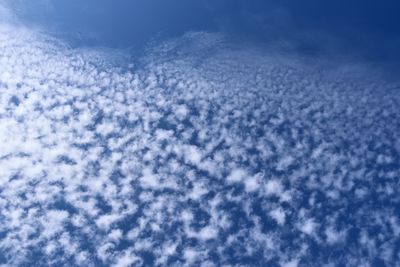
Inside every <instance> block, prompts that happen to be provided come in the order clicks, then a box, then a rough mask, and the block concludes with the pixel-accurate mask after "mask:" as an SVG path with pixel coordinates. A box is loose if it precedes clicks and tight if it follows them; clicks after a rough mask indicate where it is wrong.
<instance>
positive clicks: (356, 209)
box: [0, 24, 400, 266]
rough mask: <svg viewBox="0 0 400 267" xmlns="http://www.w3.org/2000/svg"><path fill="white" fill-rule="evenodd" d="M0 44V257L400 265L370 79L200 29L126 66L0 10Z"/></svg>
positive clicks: (385, 109) (392, 131)
mask: <svg viewBox="0 0 400 267" xmlns="http://www.w3.org/2000/svg"><path fill="white" fill-rule="evenodd" d="M232 46H233V47H232ZM182 47H183V48H182ZM179 48H182V49H183V50H182V52H181V53H173V55H172V54H171V53H172V52H171V51H178V50H179ZM0 49H1V51H2V52H1V53H0V92H1V93H0V221H1V222H2V223H1V228H0V255H1V256H0V264H5V265H35V264H37V263H38V262H41V263H43V264H49V265H80V266H95V265H98V264H104V265H115V266H132V265H133V266H135V265H138V266H140V265H152V264H153V265H159V266H163V265H172V264H176V265H187V266H191V265H197V264H201V263H204V265H205V266H212V265H213V264H214V265H218V266H219V265H221V266H223V265H226V266H229V265H256V264H260V265H268V264H270V263H272V262H273V263H274V264H275V265H279V264H280V265H282V266H298V265H303V264H304V265H318V266H323V265H324V264H330V263H332V261H333V263H334V264H348V265H350V266H360V264H361V263H363V264H364V263H370V264H371V262H372V261H373V260H374V259H378V258H381V259H384V261H385V263H387V265H390V266H395V265H398V263H399V261H400V259H399V257H398V255H397V254H396V238H397V237H398V235H399V233H400V230H399V229H400V226H399V222H398V219H397V217H396V211H397V207H398V205H399V200H400V199H399V197H398V196H399V192H398V186H397V182H398V181H397V178H398V177H399V175H400V173H399V169H400V168H399V166H400V163H399V160H400V157H399V154H400V153H399V152H400V151H399V149H400V146H399V145H398V140H399V133H400V125H399V123H398V121H400V118H399V116H400V113H399V112H398V111H399V110H398V107H399V103H400V95H399V93H398V91H397V90H394V89H392V88H393V87H391V85H390V84H387V83H385V82H384V81H383V80H381V78H376V81H375V82H371V81H370V80H368V79H372V78H368V76H371V75H370V73H368V75H366V76H362V77H363V78H365V80H363V79H361V80H360V79H359V78H357V79H353V78H351V77H348V76H346V75H344V74H343V73H340V72H332V71H331V69H329V68H327V69H325V68H324V66H321V65H322V64H321V65H318V64H317V63H316V65H315V66H310V65H308V66H307V65H306V64H304V63H302V62H301V60H299V59H298V58H297V57H295V56H294V55H286V56H284V55H271V54H269V53H266V52H265V51H263V50H261V49H256V48H254V47H248V46H246V47H244V48H243V47H241V48H240V49H239V48H237V47H236V48H235V47H234V44H226V43H224V42H223V38H222V37H221V36H220V35H217V34H206V33H191V34H188V35H185V36H183V37H181V38H178V39H176V40H171V41H170V42H166V43H164V44H162V45H160V46H157V47H154V48H152V49H149V54H148V55H147V56H146V57H144V58H143V62H144V64H143V66H141V67H140V68H138V69H137V70H136V71H135V72H132V71H131V70H129V71H121V69H120V68H118V67H115V66H114V65H113V64H111V63H109V62H112V57H113V54H112V53H111V54H107V53H103V52H102V51H83V50H79V51H77V50H73V49H70V48H68V47H67V46H65V45H64V44H62V43H60V42H59V41H58V40H55V39H52V38H51V37H48V36H46V35H44V34H40V33H37V32H35V31H32V30H29V29H26V28H25V29H24V28H22V27H20V28H18V27H15V26H10V25H5V24H2V25H1V26H0ZM210 51H211V52H210ZM212 51H214V52H212ZM271 222H272V223H271ZM376 229H380V232H379V235H378V234H374V233H375V232H376V231H375V230H376ZM346 242H348V243H346ZM343 243H346V245H345V246H344V245H343ZM313 247H317V248H316V250H317V251H310V250H311V249H312V248H313ZM331 251H335V253H338V254H339V253H340V254H341V255H342V257H341V258H338V259H336V258H335V259H333V260H332V258H330V259H329V257H325V256H326V255H328V254H329V253H331ZM3 255H4V256H3ZM31 255H35V257H31ZM364 256H365V257H364ZM360 257H364V258H362V259H361V258H360ZM341 261H342V262H341Z"/></svg>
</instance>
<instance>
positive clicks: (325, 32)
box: [10, 0, 400, 63]
mask: <svg viewBox="0 0 400 267" xmlns="http://www.w3.org/2000/svg"><path fill="white" fill-rule="evenodd" d="M10 2H11V1H10ZM12 5H13V6H15V8H16V10H18V13H20V17H21V18H22V19H24V20H26V21H28V22H29V23H32V22H35V23H38V24H39V25H41V26H44V27H46V28H50V29H51V30H53V31H54V32H56V33H58V34H64V35H67V39H70V41H78V40H79V41H80V42H81V44H82V43H84V44H89V45H105V46H112V47H119V48H121V47H131V46H133V47H135V48H141V47H143V46H144V45H145V44H146V43H147V42H148V41H149V40H152V39H155V38H160V37H161V38H168V37H177V36H180V35H182V34H184V33H185V32H188V31H222V32H229V33H231V34H233V35H241V36H243V38H245V39H251V40H256V41H264V42H265V41H268V42H274V41H276V40H281V39H283V40H285V41H288V42H291V43H292V44H294V45H296V49H298V50H299V51H301V52H303V53H324V52H326V51H325V49H327V47H330V49H336V50H338V51H335V52H336V53H347V54H349V55H359V56H360V57H362V58H364V59H366V60H370V61H375V62H378V61H385V62H392V63H393V62H396V61H398V60H399V59H400V55H399V52H398V49H397V47H398V45H399V34H400V19H399V18H398V16H397V14H398V10H399V9H400V4H399V3H398V1H394V0H389V1H385V2H384V3H381V2H377V1H372V0H367V1H355V0H352V1H329V2H321V1H316V0H305V1H301V2H300V1H293V0H290V1H289V0H286V1H261V0H254V1H243V0H234V1H226V0H218V1H210V0H194V1H183V0H170V1H156V0H150V1H143V0H135V1H127V0H116V1H107V0H101V1H94V0H87V1H84V2H82V1H77V0H72V1H48V0H41V1H35V2H34V3H27V2H26V1H21V0H17V1H12ZM332 39H334V40H335V42H336V43H334V44H332V43H331V42H332Z"/></svg>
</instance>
